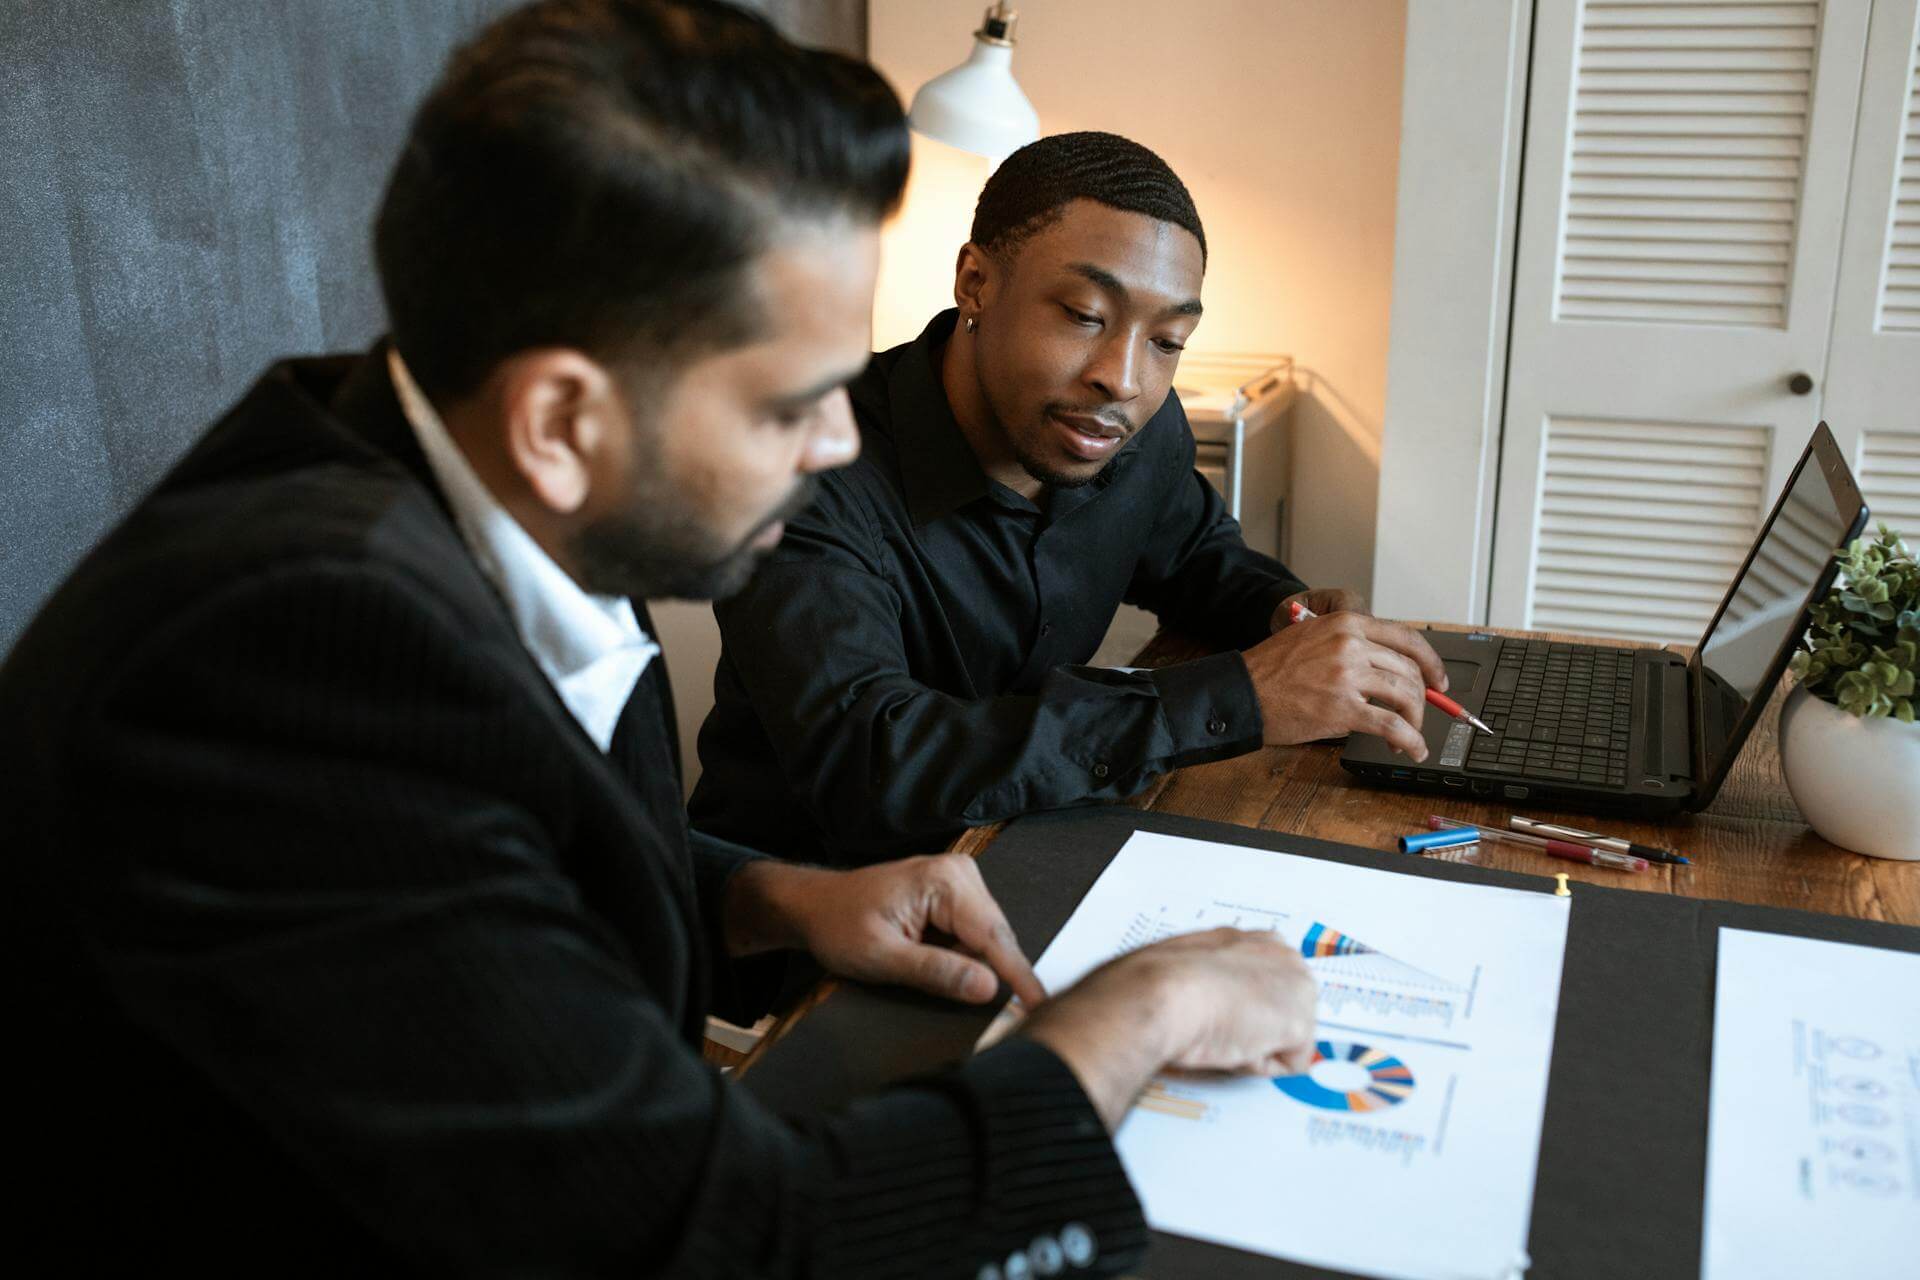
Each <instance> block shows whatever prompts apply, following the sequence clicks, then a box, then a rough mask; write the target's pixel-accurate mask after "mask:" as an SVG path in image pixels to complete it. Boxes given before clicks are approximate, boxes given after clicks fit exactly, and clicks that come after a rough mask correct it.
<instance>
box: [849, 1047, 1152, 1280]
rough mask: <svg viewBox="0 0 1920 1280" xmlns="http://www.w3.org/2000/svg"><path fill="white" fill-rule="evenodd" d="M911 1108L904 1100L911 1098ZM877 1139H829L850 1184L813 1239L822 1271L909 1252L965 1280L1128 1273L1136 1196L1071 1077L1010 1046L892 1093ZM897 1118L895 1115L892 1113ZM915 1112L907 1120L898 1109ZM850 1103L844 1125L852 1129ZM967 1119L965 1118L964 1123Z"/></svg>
mask: <svg viewBox="0 0 1920 1280" xmlns="http://www.w3.org/2000/svg"><path fill="white" fill-rule="evenodd" d="M915 1094H917V1095H918V1101H914V1095H915ZM885 1096H887V1097H889V1098H890V1105H891V1107H892V1108H895V1110H891V1111H890V1113H889V1115H890V1121H891V1123H889V1124H888V1125H887V1126H886V1127H885V1129H884V1130H881V1129H878V1128H875V1127H872V1126H866V1125H860V1124H858V1123H855V1124H853V1125H850V1126H845V1127H842V1128H841V1130H840V1131H839V1133H838V1134H837V1137H838V1139H839V1145H840V1151H841V1154H842V1156H843V1159H844V1161H845V1167H846V1168H847V1170H848V1171H849V1173H852V1171H856V1170H857V1173H854V1174H853V1176H843V1177H842V1178H841V1179H838V1180H837V1181H836V1183H835V1184H834V1194H835V1196H836V1198H837V1199H839V1200H840V1202H841V1203H840V1204H839V1205H836V1206H834V1207H835V1208H837V1209H842V1210H844V1212H832V1213H829V1214H827V1215H826V1220H827V1222H828V1223H830V1224H831V1226H830V1227H828V1228H827V1229H826V1230H825V1231H824V1232H823V1236H822V1238H821V1240H820V1245H821V1246H822V1247H821V1249H820V1261H821V1262H823V1263H824V1264H825V1265H824V1266H823V1267H822V1273H823V1274H829V1275H831V1274H865V1273H866V1272H867V1271H868V1270H869V1269H871V1270H873V1271H889V1268H888V1267H886V1266H885V1265H879V1264H880V1261H881V1259H883V1258H887V1257H893V1258H894V1259H895V1260H896V1266H897V1269H898V1270H899V1272H900V1273H901V1274H909V1273H910V1272H911V1271H913V1270H914V1269H913V1268H909V1267H908V1266H905V1265H900V1263H901V1260H902V1259H903V1258H906V1259H907V1260H911V1259H910V1258H907V1255H909V1254H911V1252H912V1251H913V1249H914V1248H915V1245H913V1244H910V1243H907V1242H906V1241H903V1235H905V1236H908V1237H910V1239H911V1240H914V1241H917V1242H918V1248H919V1249H920V1250H921V1251H922V1253H924V1250H925V1249H926V1248H927V1246H929V1245H937V1246H939V1247H940V1248H941V1250H942V1251H943V1252H948V1253H950V1254H951V1255H952V1257H953V1260H954V1261H955V1262H956V1263H957V1264H958V1265H956V1266H955V1267H954V1269H953V1273H954V1274H956V1275H959V1274H964V1275H967V1276H972V1275H975V1274H976V1272H977V1274H980V1275H988V1276H992V1275H999V1276H1002V1277H1006V1276H1019V1275H1022V1274H1025V1275H1029V1276H1045V1275H1063V1276H1074V1277H1082V1276H1115V1275H1122V1274H1127V1273H1130V1272H1132V1271H1134V1270H1135V1269H1136V1268H1137V1267H1138V1266H1139V1264H1140V1261H1141V1259H1142V1257H1143V1256H1144V1255H1145V1253H1146V1248H1147V1242H1148V1230H1147V1223H1146V1217H1145V1214H1144V1212H1143V1211H1142V1209H1141V1206H1140V1200H1139V1197H1138V1196H1136V1195H1135V1194H1134V1191H1133V1186H1132V1184H1131V1183H1130V1182H1128V1180H1127V1174H1126V1169H1125V1168H1124V1167H1123V1166H1122V1165H1121V1163H1120V1157H1119V1154H1118V1153H1117V1152H1116V1151H1115V1150H1114V1148H1113V1140H1112V1139H1111V1138H1110V1137H1109V1136H1108V1134H1107V1130H1106V1126H1105V1125H1104V1124H1102V1123H1101V1122H1100V1116H1099V1114H1098V1113H1097V1112H1096V1111H1095V1110H1094V1107H1093V1103H1092V1102H1091V1101H1089V1100H1088V1098H1087V1095H1086V1092H1085V1090H1083V1089H1082V1088H1081V1087H1080V1081H1079V1079H1078V1078H1077V1077H1076V1076H1075V1075H1074V1074H1073V1072H1072V1071H1071V1070H1070V1069H1069V1068H1068V1067H1067V1065H1066V1064H1065V1063H1064V1062H1062V1061H1061V1060H1060V1059H1059V1057H1057V1056H1056V1055H1055V1054H1054V1053H1053V1051H1052V1050H1050V1049H1048V1048H1047V1047H1046V1046H1044V1045H1041V1044H1038V1043H1036V1042H1035V1041H1032V1040H1027V1039H1025V1038H1023V1037H1021V1036H1018V1035H1015V1036H1012V1037H1009V1038H1008V1039H1007V1040H1006V1041H1004V1042H1002V1043H1001V1044H998V1045H995V1046H994V1047H993V1048H991V1049H989V1050H987V1051H986V1052H985V1053H982V1054H980V1055H978V1056H976V1057H974V1058H972V1059H970V1060H969V1061H967V1062H965V1063H963V1064H962V1065H960V1066H958V1067H956V1068H954V1069H952V1070H950V1071H947V1072H945V1073H943V1074H940V1075H937V1076H933V1077H929V1078H924V1079H920V1080H915V1081H912V1082H911V1083H909V1084H907V1085H905V1086H903V1087H902V1088H901V1089H900V1090H897V1091H895V1092H894V1093H892V1094H890V1095H885ZM899 1108H905V1109H906V1110H898V1109H899ZM915 1108H920V1109H923V1110H922V1113H921V1114H920V1115H919V1117H918V1119H919V1121H920V1123H918V1124H915V1123H913V1119H914V1117H913V1116H911V1115H910V1114H908V1112H909V1111H911V1110H913V1109H915ZM859 1113H860V1104H859V1103H855V1104H854V1107H853V1109H852V1112H851V1118H854V1119H856V1120H857V1118H858V1116H859ZM962 1117H964V1118H965V1119H964V1120H962V1119H961V1118H962Z"/></svg>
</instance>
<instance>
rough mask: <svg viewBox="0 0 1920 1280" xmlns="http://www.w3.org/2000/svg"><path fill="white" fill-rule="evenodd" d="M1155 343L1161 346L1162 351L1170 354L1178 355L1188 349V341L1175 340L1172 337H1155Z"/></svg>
mask: <svg viewBox="0 0 1920 1280" xmlns="http://www.w3.org/2000/svg"><path fill="white" fill-rule="evenodd" d="M1153 345H1154V346H1156V347H1158V348H1160V349H1161V350H1162V351H1164V352H1166V353H1167V354H1168V355H1170V356H1177V355H1179V354H1180V353H1181V352H1182V351H1185V350H1186V349H1187V344H1186V343H1184V342H1175V341H1174V340H1173V339H1172V338H1155V339H1154V340H1153Z"/></svg>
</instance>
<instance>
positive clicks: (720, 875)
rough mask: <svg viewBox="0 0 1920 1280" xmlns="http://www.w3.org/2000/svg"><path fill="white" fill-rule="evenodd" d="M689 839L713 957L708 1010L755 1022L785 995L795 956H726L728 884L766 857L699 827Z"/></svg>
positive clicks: (742, 1022)
mask: <svg viewBox="0 0 1920 1280" xmlns="http://www.w3.org/2000/svg"><path fill="white" fill-rule="evenodd" d="M687 839H688V846H689V852H690V854H691V855H692V858H693V881H694V892H695V893H696V895H697V896H698V897H699V900H700V919H701V925H702V927H703V928H704V929H705V930H706V934H707V949H708V953H709V954H710V955H711V956H712V957H713V964H712V974H713V993H712V999H711V1000H710V1002H709V1003H710V1004H711V1006H712V1007H711V1008H710V1009H709V1010H707V1012H709V1013H712V1014H714V1015H716V1016H718V1017H721V1018H725V1019H726V1020H727V1021H728V1022H732V1023H735V1024H736V1025H739V1026H743V1027H744V1026H751V1025H752V1024H753V1023H755V1022H756V1021H758V1020H759V1018H760V1015H761V1014H763V1013H765V1012H767V1010H768V1009H770V1008H772V1006H773V1003H774V1001H775V999H776V998H778V997H779V995H780V994H781V991H782V989H783V988H784V987H785V985H786V982H787V973H788V969H789V966H790V964H791V962H792V960H793V959H794V955H793V953H792V952H788V951H770V952H767V953H766V954H764V955H757V956H749V957H747V958H746V959H742V960H736V959H734V958H733V957H731V956H729V955H728V954H727V932H726V915H725V907H726V900H727V882H728V881H730V880H732V879H733V877H734V876H735V875H736V874H738V872H739V871H740V869H741V868H742V867H744V866H746V865H747V864H748V863H750V862H758V861H760V860H762V859H763V858H766V857H767V856H768V855H766V854H764V853H759V852H756V851H755V850H752V849H748V848H746V847H745V846H743V845H737V844H733V843H731V842H730V841H726V840H721V839H718V838H716V837H714V836H709V835H706V834H704V833H702V832H698V831H694V832H690V833H689V834H688V837H687Z"/></svg>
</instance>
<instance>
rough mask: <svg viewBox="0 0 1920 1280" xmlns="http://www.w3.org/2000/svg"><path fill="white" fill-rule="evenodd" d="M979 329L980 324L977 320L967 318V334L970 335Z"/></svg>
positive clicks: (970, 317)
mask: <svg viewBox="0 0 1920 1280" xmlns="http://www.w3.org/2000/svg"><path fill="white" fill-rule="evenodd" d="M979 327H980V322H979V321H978V320H975V319H974V318H973V317H972V316H968V317H967V332H968V333H972V332H973V331H974V330H975V329H978V328H979Z"/></svg>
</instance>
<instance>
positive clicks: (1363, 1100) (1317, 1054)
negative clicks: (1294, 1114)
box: [1273, 1040, 1413, 1111]
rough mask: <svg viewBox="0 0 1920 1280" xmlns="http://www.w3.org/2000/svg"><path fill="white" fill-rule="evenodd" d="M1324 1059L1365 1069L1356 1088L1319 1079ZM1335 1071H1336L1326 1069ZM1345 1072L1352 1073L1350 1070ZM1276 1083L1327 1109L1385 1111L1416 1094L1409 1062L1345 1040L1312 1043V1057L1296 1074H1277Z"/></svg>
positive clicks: (1286, 1091)
mask: <svg viewBox="0 0 1920 1280" xmlns="http://www.w3.org/2000/svg"><path fill="white" fill-rule="evenodd" d="M1323 1063H1328V1064H1334V1066H1335V1067H1341V1066H1349V1067H1354V1068H1358V1069H1359V1071H1360V1072H1363V1073H1364V1079H1365V1083H1364V1084H1362V1083H1360V1081H1359V1080H1358V1079H1356V1080H1355V1082H1354V1083H1355V1084H1356V1085H1357V1086H1358V1087H1355V1088H1344V1089H1343V1088H1336V1087H1333V1085H1332V1084H1326V1083H1322V1082H1321V1081H1320V1080H1318V1079H1316V1078H1315V1076H1314V1072H1315V1070H1316V1068H1319V1067H1320V1066H1321V1065H1322V1064H1323ZM1321 1074H1322V1075H1334V1076H1336V1081H1337V1073H1336V1072H1335V1071H1323V1072H1322V1073H1321ZM1345 1074H1350V1075H1351V1074H1353V1073H1352V1072H1351V1071H1349V1072H1346V1073H1345ZM1273 1087H1274V1088H1276V1089H1278V1090H1279V1091H1280V1092H1282V1093H1284V1094H1286V1095H1287V1096H1288V1097H1289V1098H1292V1099H1294V1100H1295V1101H1297V1102H1304V1103H1306V1104H1307V1105H1308V1106H1310V1107H1319V1108H1320V1109H1322V1110H1324V1111H1384V1110H1386V1109H1387V1108H1388V1107H1396V1106H1399V1105H1400V1104H1401V1103H1402V1102H1405V1101H1406V1100H1407V1099H1408V1098H1409V1097H1410V1096H1412V1094H1413V1071H1412V1070H1411V1069H1410V1068H1409V1067H1408V1066H1407V1064H1406V1063H1404V1062H1402V1061H1400V1059H1398V1058H1396V1057H1394V1056H1393V1055H1392V1054H1390V1053H1388V1052H1386V1051H1385V1050H1382V1049H1375V1048H1373V1047H1372V1046H1371V1045H1364V1044H1354V1043H1352V1042H1350V1041H1343V1040H1321V1041H1319V1042H1318V1043H1316V1044H1315V1045H1314V1047H1313V1061H1312V1063H1310V1064H1309V1065H1308V1067H1307V1069H1306V1070H1305V1071H1303V1072H1301V1073H1300V1074H1299V1075H1297V1076H1275V1077H1273Z"/></svg>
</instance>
